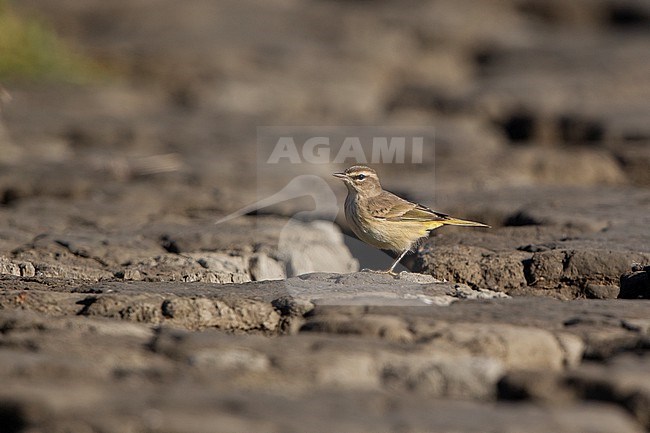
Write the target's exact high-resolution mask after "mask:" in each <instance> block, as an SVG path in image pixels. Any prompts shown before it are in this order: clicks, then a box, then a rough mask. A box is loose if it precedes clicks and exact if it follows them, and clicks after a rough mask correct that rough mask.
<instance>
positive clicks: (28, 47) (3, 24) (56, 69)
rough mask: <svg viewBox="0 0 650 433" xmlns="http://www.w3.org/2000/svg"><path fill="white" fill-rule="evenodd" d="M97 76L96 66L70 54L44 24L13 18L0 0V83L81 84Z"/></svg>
mask: <svg viewBox="0 0 650 433" xmlns="http://www.w3.org/2000/svg"><path fill="white" fill-rule="evenodd" d="M98 75H99V67H98V66H97V65H96V64H94V63H93V62H92V61H91V60H89V59H87V58H84V57H83V56H81V55H79V54H76V53H74V52H73V50H72V49H71V48H70V47H69V46H67V45H66V44H65V43H64V42H63V41H62V40H61V39H60V38H58V37H57V36H56V34H55V33H54V32H53V31H52V30H51V29H49V28H48V27H47V26H46V25H44V24H43V23H42V22H40V21H38V20H35V19H33V18H24V17H21V16H19V15H17V14H16V13H15V12H14V11H12V10H11V7H10V6H9V5H7V3H6V2H5V1H3V0H0V82H1V81H5V82H6V81H66V82H72V83H83V82H87V81H89V80H91V79H92V78H93V77H96V76H98Z"/></svg>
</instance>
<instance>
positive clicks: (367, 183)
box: [334, 165, 381, 197]
mask: <svg viewBox="0 0 650 433" xmlns="http://www.w3.org/2000/svg"><path fill="white" fill-rule="evenodd" d="M334 177H337V178H339V179H341V180H342V181H343V182H344V183H345V186H346V187H347V188H348V191H349V192H350V193H356V194H360V195H363V196H369V197H372V196H374V195H377V194H379V193H381V184H380V183H379V177H378V176H377V172H376V171H375V170H373V169H372V168H370V167H366V166H365V165H353V166H352V167H350V168H348V169H347V170H345V171H344V172H342V173H334Z"/></svg>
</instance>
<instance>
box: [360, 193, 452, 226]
mask: <svg viewBox="0 0 650 433" xmlns="http://www.w3.org/2000/svg"><path fill="white" fill-rule="evenodd" d="M368 208H369V209H370V214H371V215H372V216H373V217H375V218H378V219H383V220H386V221H443V220H446V219H449V216H448V215H446V214H443V213H440V212H436V211H434V210H431V209H429V208H428V207H425V206H422V205H421V204H417V203H412V202H410V201H408V200H404V199H403V198H400V197H398V196H396V195H395V194H393V193H390V192H388V191H383V192H382V193H381V194H379V195H377V196H375V197H372V198H370V199H369V200H368Z"/></svg>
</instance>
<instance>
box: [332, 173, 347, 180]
mask: <svg viewBox="0 0 650 433" xmlns="http://www.w3.org/2000/svg"><path fill="white" fill-rule="evenodd" d="M332 176H334V177H338V178H339V179H346V178H347V177H348V175H347V174H345V173H333V174H332Z"/></svg>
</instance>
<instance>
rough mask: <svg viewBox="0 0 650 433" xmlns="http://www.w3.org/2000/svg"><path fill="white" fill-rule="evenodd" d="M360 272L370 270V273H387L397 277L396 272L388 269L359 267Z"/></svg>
mask: <svg viewBox="0 0 650 433" xmlns="http://www.w3.org/2000/svg"><path fill="white" fill-rule="evenodd" d="M361 272H370V273H372V274H388V275H391V276H393V277H395V278H399V274H398V273H397V272H393V271H392V270H390V269H388V270H385V271H378V270H376V269H368V268H364V269H361Z"/></svg>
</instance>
